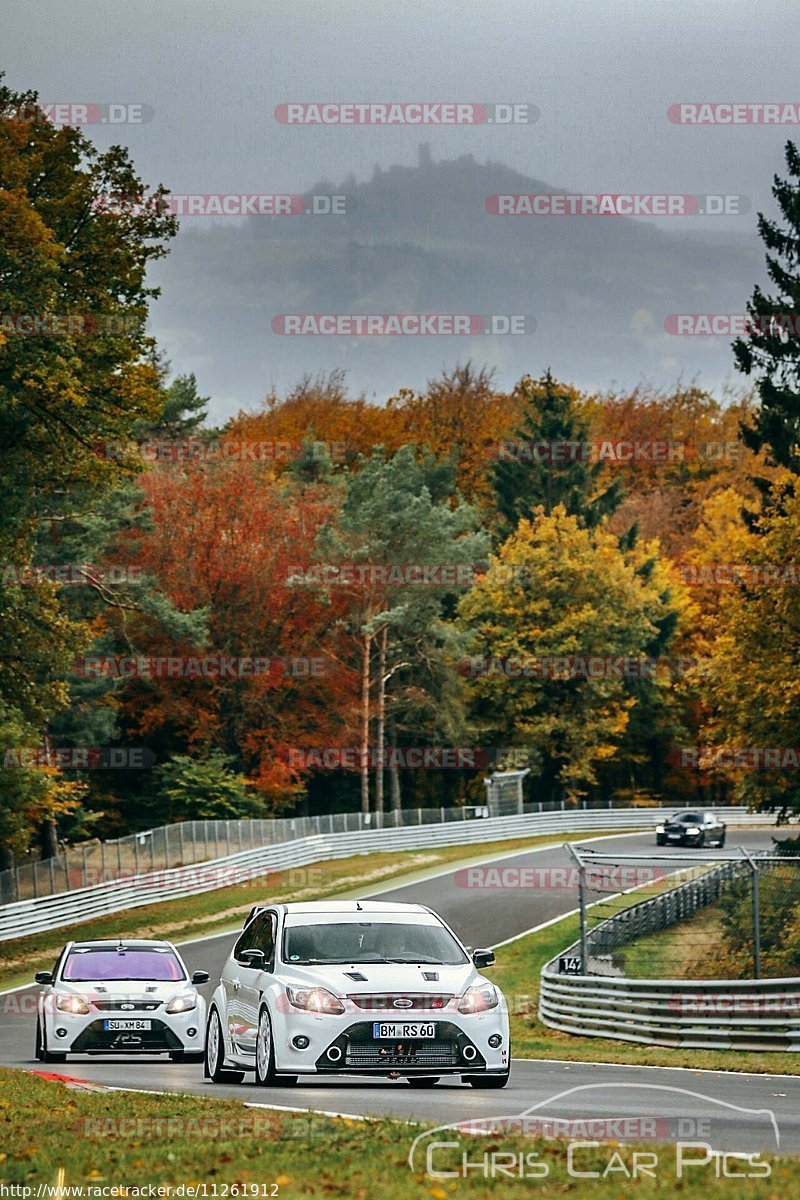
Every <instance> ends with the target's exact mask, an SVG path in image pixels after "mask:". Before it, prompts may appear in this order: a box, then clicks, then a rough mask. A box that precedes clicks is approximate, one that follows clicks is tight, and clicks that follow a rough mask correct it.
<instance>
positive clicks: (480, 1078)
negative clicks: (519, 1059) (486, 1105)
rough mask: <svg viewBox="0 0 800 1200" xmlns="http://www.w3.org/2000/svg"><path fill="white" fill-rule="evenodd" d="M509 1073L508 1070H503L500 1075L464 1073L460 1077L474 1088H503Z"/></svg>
mask: <svg viewBox="0 0 800 1200" xmlns="http://www.w3.org/2000/svg"><path fill="white" fill-rule="evenodd" d="M510 1075H511V1072H510V1071H505V1072H504V1074H502V1075H465V1076H463V1077H462V1078H464V1079H465V1080H466V1082H467V1083H468V1084H469V1085H470V1087H474V1088H504V1087H505V1086H506V1084H507V1083H508V1080H509V1077H510Z"/></svg>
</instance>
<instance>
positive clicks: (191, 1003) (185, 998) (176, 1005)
mask: <svg viewBox="0 0 800 1200" xmlns="http://www.w3.org/2000/svg"><path fill="white" fill-rule="evenodd" d="M193 1008H197V996H196V995H191V994H186V993H182V994H181V995H179V996H173V997H172V999H171V1000H169V1001H168V1002H167V1005H166V1007H165V1009H164V1012H168V1013H181V1012H191V1011H192V1009H193Z"/></svg>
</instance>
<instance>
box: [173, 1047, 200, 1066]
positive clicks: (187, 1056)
mask: <svg viewBox="0 0 800 1200" xmlns="http://www.w3.org/2000/svg"><path fill="white" fill-rule="evenodd" d="M169 1061H170V1062H187V1063H196V1062H204V1061H205V1054H204V1053H203V1051H202V1050H199V1051H197V1050H170V1052H169Z"/></svg>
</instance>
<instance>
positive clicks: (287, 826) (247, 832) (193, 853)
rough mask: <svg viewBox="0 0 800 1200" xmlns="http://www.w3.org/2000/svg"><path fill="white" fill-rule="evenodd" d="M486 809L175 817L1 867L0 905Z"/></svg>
mask: <svg viewBox="0 0 800 1200" xmlns="http://www.w3.org/2000/svg"><path fill="white" fill-rule="evenodd" d="M485 814H486V809H485V808H484V807H483V806H474V805H472V806H460V807H458V808H443V807H440V808H410V809H401V810H391V811H389V812H387V813H384V814H382V815H378V814H375V813H370V814H366V815H365V814H363V813H361V812H345V813H327V814H325V815H323V816H314V817H272V818H264V819H255V820H223V821H216V820H203V821H181V822H179V823H177V824H174V825H162V826H159V827H158V828H156V829H146V830H142V831H140V832H139V833H135V834H130V835H128V836H126V837H122V838H115V839H112V840H110V841H99V840H95V841H91V842H84V843H82V844H81V845H79V846H74V847H72V848H68V849H64V850H63V851H62V852H61V853H60V854H59V855H57V856H56V857H55V858H47V859H41V860H39V861H34V862H27V863H22V864H20V865H18V866H15V867H12V868H11V869H9V870H6V871H0V904H11V903H14V902H15V901H17V900H30V899H36V898H37V897H39V896H50V895H55V894H57V893H59V892H67V891H73V890H75V889H77V888H84V887H91V886H93V885H94V884H98V883H105V882H107V881H108V880H111V879H125V878H128V877H133V876H136V875H140V874H142V873H143V872H148V871H160V870H169V869H170V868H172V867H184V866H192V865H194V864H195V863H200V862H207V861H209V860H210V859H214V858H221V857H223V856H224V855H229V854H236V853H237V852H238V851H240V850H252V849H255V848H256V847H259V846H274V845H280V844H282V843H283V842H289V841H293V840H294V839H295V838H305V837H313V836H314V835H315V834H325V833H352V832H355V831H356V830H363V829H374V828H389V829H399V828H404V827H406V826H409V825H428V824H431V823H433V822H445V821H465V820H474V819H475V818H476V817H480V816H483V815H485Z"/></svg>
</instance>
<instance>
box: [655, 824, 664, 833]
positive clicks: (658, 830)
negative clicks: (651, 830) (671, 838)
mask: <svg viewBox="0 0 800 1200" xmlns="http://www.w3.org/2000/svg"><path fill="white" fill-rule="evenodd" d="M663 832H664V826H663V825H656V833H663Z"/></svg>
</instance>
